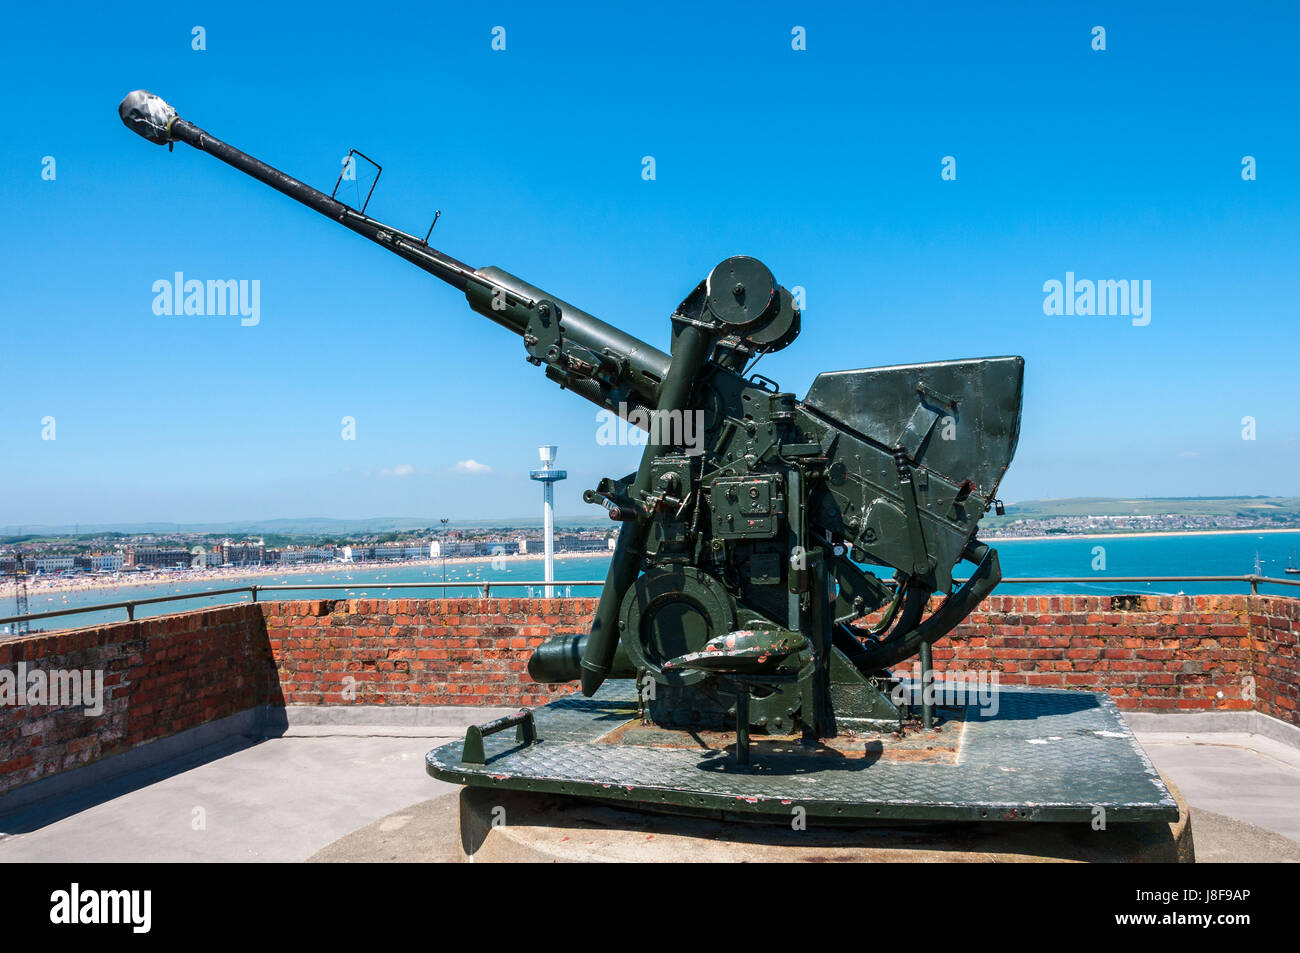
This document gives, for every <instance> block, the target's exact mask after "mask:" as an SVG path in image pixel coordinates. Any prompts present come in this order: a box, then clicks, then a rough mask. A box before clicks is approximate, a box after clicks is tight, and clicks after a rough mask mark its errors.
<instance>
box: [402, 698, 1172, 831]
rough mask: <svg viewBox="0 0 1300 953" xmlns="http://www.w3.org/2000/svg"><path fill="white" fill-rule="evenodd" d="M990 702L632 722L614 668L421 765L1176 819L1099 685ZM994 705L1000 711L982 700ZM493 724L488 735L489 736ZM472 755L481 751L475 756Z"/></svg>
mask: <svg viewBox="0 0 1300 953" xmlns="http://www.w3.org/2000/svg"><path fill="white" fill-rule="evenodd" d="M993 697H994V698H995V699H996V702H997V704H996V705H980V704H968V705H965V706H962V707H953V708H940V709H939V711H940V714H941V717H940V718H939V720H938V726H939V727H938V730H937V731H933V732H930V731H924V730H918V729H915V728H908V729H905V730H904V731H903V732H902V733H901V737H899V736H895V735H890V734H871V733H868V732H858V733H854V734H851V735H850V734H842V735H839V736H837V737H835V738H833V739H827V740H823V741H822V742H819V743H817V744H815V745H806V744H804V743H803V742H802V740H801V739H800V738H797V737H794V736H790V737H783V736H776V735H769V736H766V737H762V738H760V737H759V736H757V735H756V736H754V737H753V739H752V742H751V757H750V761H749V763H748V764H742V763H740V762H739V761H738V759H737V758H736V756H735V747H734V739H735V734H734V732H710V731H703V732H695V733H694V735H693V734H692V733H690V732H682V731H672V730H669V729H664V728H660V727H657V726H654V725H644V724H643V723H642V721H641V718H640V716H639V713H638V706H637V694H636V685H635V683H634V682H633V680H631V679H610V680H607V681H606V682H605V684H604V685H602V686H601V688H600V690H599V691H598V692H597V693H596V694H595V695H594V696H592V697H591V698H583V697H580V696H569V697H566V698H562V699H560V700H558V701H555V702H552V703H551V704H549V705H546V706H545V707H542V708H538V709H534V710H533V712H532V716H533V717H532V719H531V720H529V719H525V718H523V717H517V718H516V719H513V720H511V719H500V720H499V722H500V724H501V725H504V726H506V727H509V726H510V725H516V727H518V725H520V724H523V723H524V722H525V721H529V722H530V724H531V726H532V727H531V729H530V730H528V731H523V730H520V731H519V732H517V733H510V732H506V731H504V730H498V725H497V723H492V725H490V726H483V727H484V728H485V729H488V731H479V733H478V742H479V743H480V744H481V747H476V748H475V750H473V751H471V752H470V755H469V757H470V761H469V762H466V761H465V760H463V759H464V758H465V757H466V750H465V743H464V742H460V741H457V742H453V743H451V744H447V745H443V746H442V747H439V748H435V749H434V750H432V751H430V752H429V753H428V755H427V756H426V758H425V763H426V769H427V771H428V773H429V774H430V775H432V776H433V777H435V778H437V779H438V780H441V781H449V782H452V783H454V784H464V785H469V786H471V787H484V788H493V789H498V790H499V789H506V790H518V791H533V792H540V793H549V794H563V795H571V796H575V797H582V798H591V799H597V800H602V801H611V802H616V803H621V804H623V805H625V806H632V807H638V808H643V809H647V810H658V811H664V810H667V811H676V812H682V813H697V812H701V811H708V812H719V811H720V812H725V813H726V814H728V815H745V816H753V817H754V818H755V819H767V820H771V821H772V822H775V823H784V824H789V823H790V818H791V816H792V813H793V811H794V809H795V808H796V807H801V808H803V809H804V811H805V812H806V814H807V816H808V817H810V818H819V819H822V821H823V822H824V823H825V824H838V825H843V824H852V825H856V824H863V823H872V822H877V821H882V820H925V821H1011V820H1015V821H1051V822H1056V821H1078V822H1080V823H1091V822H1092V821H1093V820H1094V818H1095V817H1096V816H1097V808H1103V809H1104V810H1105V812H1106V813H1105V817H1106V822H1107V823H1108V824H1112V823H1125V822H1140V821H1172V820H1175V819H1177V817H1178V806H1177V803H1176V801H1175V800H1174V797H1173V795H1172V794H1171V793H1170V791H1169V789H1168V788H1166V787H1165V785H1164V783H1163V781H1162V780H1161V779H1160V776H1159V775H1158V774H1157V773H1156V772H1155V769H1154V768H1153V767H1152V766H1151V762H1150V760H1149V759H1148V758H1147V756H1146V754H1145V752H1143V750H1142V748H1141V746H1140V745H1139V744H1138V743H1137V740H1136V739H1135V738H1134V737H1133V734H1132V732H1131V731H1129V729H1128V728H1127V726H1126V725H1125V723H1124V721H1123V719H1122V718H1121V717H1120V714H1119V711H1118V710H1117V709H1116V707H1115V703H1114V702H1113V701H1112V700H1111V699H1110V697H1109V696H1107V695H1105V694H1100V693H1092V692H1076V691H1061V690H1047V689H1026V688H1006V687H999V688H998V689H997V692H996V694H995V695H994V696H993ZM994 708H996V710H994ZM488 732H495V733H488ZM480 754H481V757H482V761H481V762H479V757H480Z"/></svg>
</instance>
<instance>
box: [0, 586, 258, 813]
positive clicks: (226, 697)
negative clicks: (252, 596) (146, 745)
mask: <svg viewBox="0 0 1300 953" xmlns="http://www.w3.org/2000/svg"><path fill="white" fill-rule="evenodd" d="M269 661H270V656H269V653H268V652H267V650H266V636H265V634H264V628H263V625H262V617H261V613H260V612H258V611H257V607H256V606H251V605H242V606H228V607H225V608H220V609H206V610H201V611H196V612H186V613H181V614H178V615H169V616H160V617H158V618H153V619H144V620H141V621H138V622H122V623H118V624H114V625H105V626H101V627H98V628H90V629H76V630H73V631H70V632H64V633H62V634H54V635H41V634H37V635H32V636H29V637H26V638H22V639H13V640H7V641H3V642H0V669H8V670H9V671H11V672H13V673H14V677H15V678H16V677H17V672H18V670H19V669H18V666H19V663H22V662H25V663H26V665H27V669H28V670H29V671H30V670H32V669H40V670H41V671H43V672H46V673H49V672H51V671H56V670H64V671H66V670H72V669H76V670H78V671H80V670H91V671H95V670H98V671H102V672H103V673H104V702H103V704H104V710H103V714H101V715H98V716H88V715H87V714H86V713H85V710H84V708H56V707H53V706H49V705H23V706H18V705H0V794H3V793H4V792H6V791H9V790H11V789H13V788H16V787H18V786H20V785H23V784H26V783H28V782H29V781H35V780H38V779H40V778H43V777H46V776H48V775H51V774H57V773H58V772H60V771H64V770H67V769H69V768H75V767H79V766H80V765H83V764H89V763H90V762H92V761H98V760H99V759H100V758H106V757H108V756H110V755H114V754H119V753H121V752H123V751H127V750H129V749H131V748H134V747H136V746H137V745H139V744H142V743H143V742H146V741H152V740H154V739H156V738H163V737H166V736H168V735H172V734H176V733H177V732H180V731H184V730H186V729H187V728H193V727H195V726H197V725H201V724H204V723H205V722H209V721H213V720H215V719H217V718H224V717H225V716H227V715H233V714H235V713H236V712H240V711H244V710H245V709H247V708H250V707H252V706H254V705H256V704H257V703H258V702H259V701H260V699H261V697H262V694H263V683H264V681H265V675H264V673H265V672H266V671H267V670H268V667H269Z"/></svg>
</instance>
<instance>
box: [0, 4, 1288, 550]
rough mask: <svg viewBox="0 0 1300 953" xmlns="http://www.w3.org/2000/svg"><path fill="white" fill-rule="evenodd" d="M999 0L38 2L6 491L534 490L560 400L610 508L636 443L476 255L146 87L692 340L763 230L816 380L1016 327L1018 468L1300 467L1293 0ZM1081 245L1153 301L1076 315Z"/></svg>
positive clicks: (987, 345)
mask: <svg viewBox="0 0 1300 953" xmlns="http://www.w3.org/2000/svg"><path fill="white" fill-rule="evenodd" d="M991 6H993V5H985V4H972V5H969V6H946V5H943V4H938V5H929V4H927V5H924V6H916V5H905V4H898V5H888V6H884V5H875V4H846V5H831V4H814V5H808V4H795V3H761V4H755V3H745V4H739V3H735V4H701V3H692V4H659V5H651V6H647V5H624V4H613V3H610V4H569V5H561V6H555V5H551V4H548V5H545V8H544V9H543V8H542V6H541V5H536V4H522V3H521V4H511V3H493V4H490V5H487V6H485V7H482V8H481V9H479V8H477V5H475V4H454V5H443V4H437V5H433V4H418V5H416V4H412V5H396V6H386V7H384V8H382V9H381V8H374V9H373V10H371V9H367V8H365V7H364V6H358V5H355V4H346V5H337V4H336V5H331V4H325V3H320V4H313V5H311V6H310V7H305V8H303V11H302V12H292V11H280V10H274V9H270V8H269V7H268V5H265V4H259V5H252V4H240V3H222V4H211V5H208V4H159V5H151V4H147V3H146V4H135V5H133V6H132V7H131V12H130V13H129V14H120V13H119V14H114V13H112V12H110V11H107V10H105V9H104V8H102V7H100V6H98V5H95V6H91V5H85V6H84V7H79V6H78V5H76V4H72V5H62V6H60V8H59V13H58V15H57V16H55V15H50V14H47V13H45V12H43V11H41V10H39V9H37V8H36V7H33V6H30V5H28V6H26V7H23V8H15V9H13V10H12V11H11V12H10V13H9V14H7V29H6V30H5V32H4V35H3V36H2V37H0V53H3V60H2V61H0V76H2V77H3V80H4V84H5V88H6V89H8V90H9V91H10V93H9V101H10V109H9V110H8V120H7V122H6V124H5V128H4V130H3V132H0V161H3V164H4V168H5V169H6V174H5V175H4V176H2V177H0V199H2V202H0V207H2V208H3V210H4V214H5V219H6V222H5V229H4V232H3V239H0V240H2V241H3V245H4V247H3V256H2V258H0V260H3V268H4V283H3V289H4V290H3V294H4V299H5V300H4V308H3V319H2V320H3V322H4V327H3V340H2V342H0V381H2V382H3V384H2V385H0V386H3V388H4V392H5V395H6V396H5V399H4V401H3V403H2V404H0V406H2V407H3V410H0V459H3V461H4V465H3V470H2V471H0V487H2V488H3V492H2V493H0V525H4V526H13V525H31V524H42V523H43V524H50V523H71V522H80V523H83V524H85V523H99V522H120V521H132V520H141V521H142V520H175V521H184V522H189V521H215V520H227V519H232V520H233V519H265V518H274V517H296V516H335V517H365V516H378V515H402V516H424V515H427V516H429V517H431V518H434V517H438V516H441V515H451V516H453V517H461V518H486V517H494V516H502V517H508V516H517V515H524V514H530V513H532V512H533V511H534V510H536V509H537V505H536V504H537V497H538V495H539V494H538V492H537V488H536V487H535V486H532V485H529V484H528V483H527V481H526V478H525V471H526V470H527V469H528V468H529V467H530V466H532V465H533V464H534V461H535V460H536V449H535V448H536V446H537V445H538V444H539V443H542V442H547V443H556V444H559V445H560V448H561V449H560V458H559V462H560V464H561V465H564V466H566V467H567V468H568V470H569V474H570V479H569V480H568V482H567V483H562V484H560V485H559V487H558V489H557V510H558V512H559V513H561V514H569V515H572V514H586V513H587V512H588V511H590V512H592V513H594V512H595V510H594V508H589V507H587V506H586V505H585V504H583V503H582V502H581V500H580V494H581V491H582V489H583V488H584V487H590V486H593V485H594V483H595V481H596V480H597V479H598V478H599V477H600V476H602V475H606V474H608V475H622V474H624V473H627V472H628V471H629V470H631V469H633V468H634V466H635V463H636V459H637V457H638V455H639V452H640V451H639V448H636V447H604V446H598V445H597V443H596V432H597V422H596V420H595V408H594V407H592V406H591V405H588V404H587V403H586V402H584V401H580V400H577V399H575V398H574V397H572V395H569V394H565V393H562V392H560V391H559V390H558V389H557V388H556V387H555V386H554V385H553V384H551V383H550V382H548V381H547V380H545V378H544V377H543V375H542V373H541V371H540V370H539V369H536V368H533V367H530V366H529V365H527V364H526V363H524V360H523V356H524V352H523V347H522V344H521V342H520V341H519V340H518V339H517V338H515V337H513V336H512V335H510V334H508V333H506V332H504V331H502V330H501V329H499V328H497V327H496V326H495V325H491V324H489V323H488V322H486V321H484V320H482V319H481V318H479V317H477V316H476V315H474V314H473V313H472V312H470V311H469V310H468V309H467V307H466V306H465V303H464V300H463V298H462V297H461V296H460V295H459V294H458V293H457V292H455V291H454V290H453V289H451V288H448V287H446V286H443V285H441V284H440V283H439V282H437V281H435V280H433V279H432V278H430V277H428V276H426V275H425V274H424V273H423V272H420V271H418V270H417V269H415V268H412V267H410V266H408V265H406V264H405V263H404V262H402V261H400V260H398V259H397V258H395V257H393V256H390V255H388V254H386V253H385V252H383V251H382V250H380V249H378V248H375V247H374V246H372V245H370V244H369V243H366V242H364V241H363V240H361V239H359V238H358V237H356V236H354V235H352V234H351V233H349V232H347V231H345V230H343V229H341V228H338V227H337V226H334V225H332V224H331V223H329V222H328V221H326V220H324V219H322V218H320V217H319V216H317V215H316V214H315V213H313V212H310V211H308V210H306V209H304V208H301V207H299V206H296V205H295V204H294V203H292V202H291V201H290V200H289V199H287V198H285V197H283V196H281V195H279V194H277V193H275V192H272V191H271V190H269V189H268V188H266V187H264V186H262V185H260V184H258V183H256V182H254V181H252V180H250V179H247V178H245V177H244V176H241V175H240V174H238V173H236V172H235V171H234V170H232V169H229V168H228V167H226V166H224V165H223V164H221V163H219V162H217V161H216V160H214V159H212V158H211V157H208V156H205V155H202V154H200V153H198V152H196V151H195V150H193V149H190V148H189V147H186V146H179V147H178V148H177V150H176V151H175V153H173V154H171V155H169V154H168V153H167V152H166V151H165V150H164V149H161V148H158V147H156V146H151V145H149V144H148V143H146V142H144V141H143V140H141V139H139V138H138V137H136V136H133V135H131V134H130V133H129V132H128V131H127V130H126V129H124V128H123V127H122V125H121V123H120V121H119V120H118V117H117V114H116V107H117V104H118V102H119V101H120V99H121V98H122V96H123V95H124V94H125V93H127V92H128V91H130V90H132V89H135V88H140V87H143V88H147V89H150V90H152V91H153V92H155V93H157V94H159V95H161V96H163V97H164V98H166V99H167V100H168V101H169V102H171V103H172V104H173V105H174V106H175V107H176V108H177V110H178V111H179V112H180V114H181V116H183V117H185V118H187V119H189V120H191V121H192V122H194V123H196V124H197V125H199V126H201V127H203V128H205V129H207V130H208V131H210V132H211V133H213V134H214V135H216V136H219V137H221V138H224V139H226V140H227V141H229V142H231V143H233V144H234V145H237V146H239V147H240V148H243V149H245V150H247V151H249V152H251V153H253V154H254V155H257V156H258V157H260V158H263V159H265V160H266V161H268V162H270V163H272V164H274V165H276V166H278V167H280V168H282V169H284V170H285V171H287V172H289V173H290V174H292V175H294V176H296V177H298V178H301V179H303V180H305V181H307V182H309V183H311V184H313V185H316V186H317V187H319V188H323V189H325V190H327V191H328V190H329V189H330V188H331V187H332V186H333V182H334V179H335V176H336V174H337V170H338V164H339V161H340V158H341V157H342V156H343V155H344V154H345V153H346V151H347V150H348V148H350V147H355V148H358V149H360V150H361V151H363V152H365V153H367V154H368V155H370V156H372V157H374V158H376V159H377V160H378V161H380V162H381V163H383V165H384V168H385V171H384V174H383V178H382V180H381V181H380V183H379V187H378V189H377V190H376V193H375V197H374V199H373V200H372V202H371V205H370V209H369V210H370V212H371V213H372V214H374V215H377V216H378V217H379V218H382V219H384V220H387V221H390V222H391V223H392V224H393V225H395V226H396V227H399V228H402V229H405V230H407V231H411V232H415V233H417V234H421V235H422V234H423V233H424V229H426V228H427V227H428V223H429V221H430V220H431V219H432V216H433V213H434V211H435V210H436V209H441V210H442V213H443V214H442V218H441V220H440V221H439V223H438V226H437V229H436V230H435V232H434V235H435V237H436V241H435V244H437V245H439V247H441V248H443V249H444V250H446V251H447V252H449V253H450V254H452V255H454V256H456V257H458V258H460V259H462V260H464V261H467V262H469V263H471V264H474V265H478V266H483V265H498V266H500V267H503V268H506V269H507V270H509V271H511V272H513V273H515V274H517V275H520V276H521V277H524V278H526V279H528V280H530V281H532V282H533V283H535V284H538V285H540V286H542V287H544V288H545V289H547V290H548V291H550V292H551V293H553V294H555V295H557V296H559V297H562V298H565V299H567V300H569V301H571V302H572V303H574V304H576V305H578V306H580V307H582V308H584V309H586V310H588V311H591V312H592V313H594V314H597V315H599V316H601V317H603V318H604V319H605V320H607V321H610V322H612V323H615V324H618V325H621V326H623V327H625V328H626V329H627V330H629V331H630V332H632V333H634V334H636V335H638V336H640V337H642V338H644V339H645V340H647V341H649V342H651V343H653V344H655V345H657V346H660V347H664V346H666V342H667V335H668V320H667V316H668V314H669V313H670V312H671V311H672V309H673V307H674V306H675V305H676V304H677V302H678V301H680V300H681V299H682V298H683V297H684V296H685V295H686V294H687V293H688V292H689V291H690V290H691V288H693V287H694V285H695V284H696V283H697V282H698V281H699V280H700V279H701V278H703V277H704V276H705V275H706V274H707V273H708V271H709V270H710V268H712V266H713V265H714V264H716V263H717V262H718V261H719V260H721V259H722V258H724V257H726V256H728V255H731V254H738V253H743V254H751V255H754V256H756V257H759V258H761V259H763V260H764V261H765V262H766V263H767V264H768V265H769V266H770V267H771V268H772V269H773V271H774V272H775V274H776V276H777V279H778V280H779V281H781V282H782V283H783V284H785V285H787V286H793V285H801V286H803V287H804V288H806V289H807V308H806V311H805V314H804V322H803V327H804V330H803V334H802V336H801V337H800V339H799V340H798V342H796V344H795V345H794V346H792V347H790V348H789V349H787V350H786V351H784V352H782V353H780V354H777V355H772V356H770V357H768V358H766V359H765V360H764V362H763V365H762V368H761V369H762V371H763V373H765V374H766V375H768V376H770V377H773V378H775V379H776V380H778V381H780V382H781V384H782V386H783V387H785V388H786V389H789V390H792V391H794V392H795V393H796V394H799V395H802V394H803V393H804V392H805V391H806V389H807V388H808V386H809V385H810V383H811V382H812V379H813V377H814V376H815V375H816V374H817V372H818V371H821V370H837V369H843V368H849V367H868V366H876V365H884V364H893V363H904V362H911V361H923V360H937V359H948V358H963V357H975V356H983V355H990V354H1005V353H1017V354H1022V355H1024V357H1025V359H1026V362H1027V370H1026V389H1025V410H1024V421H1023V429H1022V435H1021V441H1020V448H1019V451H1018V454H1017V457H1016V460H1015V462H1014V463H1013V465H1012V468H1011V472H1010V474H1009V475H1008V477H1007V479H1006V481H1005V483H1004V486H1003V489H1004V493H1003V496H1004V498H1006V499H1007V500H1016V499H1030V498H1041V497H1060V496H1076V495H1107V496H1185V495H1203V494H1206V495H1208V494H1234V495H1235V494H1295V493H1297V492H1300V486H1298V482H1300V481H1297V469H1298V468H1297V464H1300V423H1298V422H1297V419H1298V414H1297V396H1298V394H1297V378H1298V377H1300V375H1297V373H1296V369H1297V363H1298V362H1297V356H1298V354H1300V348H1297V345H1296V328H1297V322H1298V321H1300V304H1297V301H1298V300H1300V296H1298V294H1297V292H1298V291H1300V267H1297V261H1300V230H1298V229H1297V222H1298V221H1300V214H1298V213H1300V183H1298V180H1297V177H1296V169H1295V158H1296V156H1297V155H1298V154H1300V132H1298V131H1297V129H1298V126H1297V106H1296V104H1297V102H1298V101H1300V97H1298V96H1297V92H1298V90H1297V86H1298V85H1300V79H1298V78H1297V76H1298V71H1297V68H1296V67H1297V63H1298V62H1300V55H1297V54H1298V52H1300V51H1298V50H1297V46H1298V45H1300V39H1298V37H1300V29H1297V28H1298V27H1300V14H1297V12H1296V9H1297V8H1296V7H1295V6H1294V5H1292V4H1277V3H1249V2H1247V3H1238V4H1234V5H1233V6H1232V7H1231V9H1230V11H1229V10H1226V9H1225V8H1223V7H1222V6H1221V5H1209V4H1205V5H1198V4H1194V3H1179V4H1167V5H1148V4H1143V5H1141V9H1132V7H1134V6H1136V5H1133V4H1104V3H1103V4H1056V3H1053V4H1039V3H1032V4H1029V3H1026V4H1008V5H996V8H995V9H990V7H991ZM195 25H201V26H203V27H204V28H205V30H206V45H207V48H206V50H203V51H195V50H193V49H191V29H192V27H194V26H195ZM1097 25H1101V26H1104V27H1105V29H1106V47H1107V48H1106V50H1105V51H1104V52H1098V51H1094V50H1093V49H1092V48H1091V44H1092V28H1093V27H1094V26H1097ZM495 26H504V27H505V29H506V49H505V51H504V52H497V51H493V50H492V49H491V41H492V29H493V27H495ZM795 26H803V27H805V28H806V34H807V49H806V50H805V51H800V52H796V51H794V50H792V49H791V30H792V28H793V27H795ZM647 155H652V156H654V158H655V165H656V179H655V180H654V181H645V180H643V179H642V177H641V170H642V161H641V160H642V157H643V156H647ZM1247 155H1250V156H1254V157H1255V159H1256V163H1257V179H1256V180H1255V181H1243V179H1242V176H1241V169H1242V165H1241V163H1242V157H1243V156H1247ZM46 156H53V157H54V159H55V163H56V164H55V172H56V178H55V179H54V180H52V181H50V180H47V179H44V178H42V168H43V165H42V162H43V159H44V157H46ZM944 156H953V157H954V158H955V159H956V171H957V178H956V179H955V180H954V181H944V180H943V179H941V176H940V172H941V161H942V159H943V157H944ZM176 271H181V272H183V273H184V274H185V275H186V276H187V277H193V278H200V279H209V278H214V279H215V278H220V279H226V278H234V279H249V280H252V279H257V280H259V281H260V284H261V320H260V323H259V324H258V325H257V326H256V327H241V326H240V323H239V320H238V319H237V318H230V317H199V316H179V317H178V316H157V315H155V314H154V313H153V310H152V302H153V298H154V294H153V292H152V290H151V288H152V285H153V282H154V281H156V280H158V279H161V278H170V277H171V276H172V274H173V273H174V272H176ZM1067 271H1071V272H1074V273H1075V274H1076V275H1077V276H1078V277H1079V278H1093V279H1137V280H1142V281H1145V280H1149V281H1150V282H1151V288H1152V293H1151V321H1150V323H1149V324H1148V325H1147V326H1145V327H1134V326H1133V325H1132V322H1131V321H1130V320H1129V319H1128V318H1126V317H1122V316H1095V315H1094V316H1080V315H1071V316H1048V315H1045V314H1044V313H1043V299H1044V293H1043V283H1044V282H1045V281H1048V280H1049V279H1053V278H1055V279H1058V280H1063V279H1064V277H1065V274H1066V272H1067ZM345 416H351V417H354V418H355V420H356V435H357V439H356V440H353V441H345V440H342V439H341V437H340V433H341V420H342V418H343V417H345ZM1247 416H1250V417H1253V418H1255V421H1256V439H1255V440H1253V441H1248V440H1243V439H1242V418H1243V417H1247ZM45 417H53V418H54V419H55V427H56V431H55V434H56V439H54V440H42V439H41V438H42V430H43V426H42V419H43V418H45ZM467 460H473V461H476V462H478V463H480V464H483V465H484V466H486V467H488V468H490V469H487V470H483V469H479V470H477V471H475V472H467V471H466V470H465V469H464V468H460V469H458V468H457V464H458V463H462V462H463V461H467Z"/></svg>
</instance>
